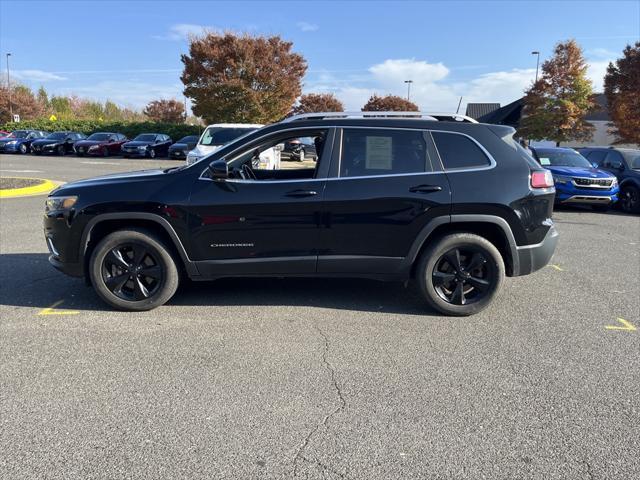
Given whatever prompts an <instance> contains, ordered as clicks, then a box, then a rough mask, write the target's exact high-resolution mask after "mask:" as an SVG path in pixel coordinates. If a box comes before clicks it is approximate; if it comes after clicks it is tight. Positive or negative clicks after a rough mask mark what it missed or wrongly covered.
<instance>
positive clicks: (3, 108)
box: [0, 84, 44, 123]
mask: <svg viewBox="0 0 640 480" xmlns="http://www.w3.org/2000/svg"><path fill="white" fill-rule="evenodd" d="M11 112H13V114H14V115H15V114H18V115H20V120H35V119H36V118H38V117H40V116H41V115H43V113H44V108H43V107H42V105H40V103H39V102H38V100H37V99H36V97H35V95H34V94H33V92H32V91H31V89H30V88H29V87H25V86H24V85H20V84H17V85H11V108H9V89H8V88H7V85H6V84H4V85H2V86H0V123H6V122H11V121H13V118H12V117H11Z"/></svg>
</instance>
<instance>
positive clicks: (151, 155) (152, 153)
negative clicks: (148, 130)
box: [149, 148, 156, 158]
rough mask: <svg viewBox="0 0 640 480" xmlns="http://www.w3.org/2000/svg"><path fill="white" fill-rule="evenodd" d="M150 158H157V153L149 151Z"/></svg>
mask: <svg viewBox="0 0 640 480" xmlns="http://www.w3.org/2000/svg"><path fill="white" fill-rule="evenodd" d="M149 158H156V151H155V150H154V149H153V148H150V149H149Z"/></svg>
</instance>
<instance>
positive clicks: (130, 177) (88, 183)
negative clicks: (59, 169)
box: [51, 169, 167, 195]
mask: <svg viewBox="0 0 640 480" xmlns="http://www.w3.org/2000/svg"><path fill="white" fill-rule="evenodd" d="M163 175H167V173H166V172H165V170H162V169H151V170H138V171H135V172H122V173H112V174H110V175H101V176H99V177H92V178H87V179H84V180H77V181H75V182H69V183H65V184H64V185H63V186H61V187H60V188H59V189H58V190H56V191H54V192H52V193H51V195H53V194H60V193H65V192H66V191H68V190H74V189H75V188H83V189H84V188H87V187H97V186H102V185H109V184H117V183H123V182H131V181H136V180H147V179H150V178H151V177H160V176H163ZM62 190H64V192H62Z"/></svg>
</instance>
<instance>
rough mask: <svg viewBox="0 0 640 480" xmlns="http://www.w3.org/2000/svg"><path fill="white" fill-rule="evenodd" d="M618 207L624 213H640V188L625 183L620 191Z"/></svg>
mask: <svg viewBox="0 0 640 480" xmlns="http://www.w3.org/2000/svg"><path fill="white" fill-rule="evenodd" d="M618 202H619V205H620V208H621V209H622V211H623V212H626V213H640V189H639V188H638V187H636V186H635V185H625V186H624V187H622V189H621V191H620V200H618Z"/></svg>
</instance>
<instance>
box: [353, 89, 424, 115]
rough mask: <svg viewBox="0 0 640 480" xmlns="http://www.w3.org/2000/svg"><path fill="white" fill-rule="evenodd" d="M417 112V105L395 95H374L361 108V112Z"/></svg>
mask: <svg viewBox="0 0 640 480" xmlns="http://www.w3.org/2000/svg"><path fill="white" fill-rule="evenodd" d="M419 110H420V109H419V108H418V105H416V104H415V103H413V102H411V101H409V100H407V99H406V98H402V97H398V96H397V95H386V96H384V97H380V96H378V95H376V94H375V93H374V94H373V95H372V96H371V98H369V100H368V101H367V103H365V104H364V107H362V111H363V112H417V111H419Z"/></svg>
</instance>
